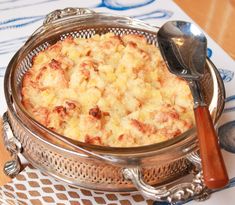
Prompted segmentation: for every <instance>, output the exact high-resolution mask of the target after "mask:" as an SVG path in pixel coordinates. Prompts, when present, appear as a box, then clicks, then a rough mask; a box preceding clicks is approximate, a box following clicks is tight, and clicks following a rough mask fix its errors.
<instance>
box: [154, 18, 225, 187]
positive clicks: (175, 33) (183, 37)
mask: <svg viewBox="0 0 235 205" xmlns="http://www.w3.org/2000/svg"><path fill="white" fill-rule="evenodd" d="M157 37H158V39H157V40H158V45H159V48H160V51H161V54H162V56H163V58H164V60H165V62H166V64H167V67H168V69H169V71H170V72H171V73H173V74H175V75H177V76H179V77H181V78H184V79H185V80H186V81H187V82H188V84H189V87H190V89H191V92H192V95H193V98H194V115H195V121H196V126H197V134H198V139H199V148H200V156H201V159H202V170H203V176H204V182H205V184H206V186H207V187H208V188H211V189H215V188H221V187H224V186H225V185H226V184H227V183H228V181H229V180H228V174H227V171H226V168H225V164H224V161H223V158H222V154H221V151H220V147H219V145H218V137H217V135H216V132H215V129H214V125H213V122H212V119H211V116H210V113H209V110H208V106H207V105H206V103H205V102H204V99H203V96H202V93H201V91H200V84H199V79H200V78H201V77H202V76H203V74H204V67H205V63H206V50H207V39H206V37H205V35H204V34H203V33H202V32H201V31H200V30H199V29H198V28H197V27H196V26H195V25H193V24H191V23H189V22H184V21H169V22H167V23H165V24H164V25H163V26H162V27H161V28H160V30H159V31H158V35H157Z"/></svg>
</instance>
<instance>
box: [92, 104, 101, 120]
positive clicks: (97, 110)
mask: <svg viewBox="0 0 235 205" xmlns="http://www.w3.org/2000/svg"><path fill="white" fill-rule="evenodd" d="M89 115H91V116H93V117H94V118H96V119H101V117H102V112H101V110H100V108H99V107H98V106H96V107H95V108H91V109H90V110H89Z"/></svg>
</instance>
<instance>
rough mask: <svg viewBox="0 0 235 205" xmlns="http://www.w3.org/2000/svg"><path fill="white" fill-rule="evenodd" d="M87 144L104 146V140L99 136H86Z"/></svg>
mask: <svg viewBox="0 0 235 205" xmlns="http://www.w3.org/2000/svg"><path fill="white" fill-rule="evenodd" d="M85 143H89V144H94V145H102V144H103V143H102V140H101V137H99V136H95V137H93V136H90V135H86V136H85Z"/></svg>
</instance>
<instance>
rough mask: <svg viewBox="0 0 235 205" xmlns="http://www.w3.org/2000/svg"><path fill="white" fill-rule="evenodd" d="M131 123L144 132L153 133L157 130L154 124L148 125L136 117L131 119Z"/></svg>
mask: <svg viewBox="0 0 235 205" xmlns="http://www.w3.org/2000/svg"><path fill="white" fill-rule="evenodd" d="M131 124H132V125H133V126H134V127H135V128H137V129H138V130H139V131H140V132H142V133H144V134H153V133H155V132H156V129H155V127H154V126H151V125H148V124H146V123H143V122H140V121H138V120H136V119H131Z"/></svg>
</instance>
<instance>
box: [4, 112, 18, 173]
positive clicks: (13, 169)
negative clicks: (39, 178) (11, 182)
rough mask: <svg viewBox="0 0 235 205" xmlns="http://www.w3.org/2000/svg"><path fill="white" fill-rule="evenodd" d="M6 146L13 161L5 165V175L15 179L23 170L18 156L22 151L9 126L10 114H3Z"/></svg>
mask: <svg viewBox="0 0 235 205" xmlns="http://www.w3.org/2000/svg"><path fill="white" fill-rule="evenodd" d="M3 129H4V144H5V147H6V148H7V150H8V151H9V152H10V153H11V155H12V157H13V159H12V160H10V161H7V162H6V163H5V164H4V168H3V169H4V173H5V174H6V175H8V176H9V177H15V176H16V175H17V174H18V173H19V172H20V168H21V164H20V160H19V158H18V154H19V153H20V152H21V151H22V147H21V143H20V142H19V141H18V140H17V139H16V138H15V136H14V134H13V132H12V129H11V126H10V124H9V119H8V114H7V112H5V113H4V114H3Z"/></svg>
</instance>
